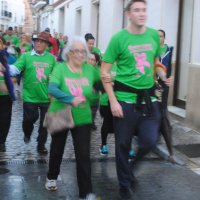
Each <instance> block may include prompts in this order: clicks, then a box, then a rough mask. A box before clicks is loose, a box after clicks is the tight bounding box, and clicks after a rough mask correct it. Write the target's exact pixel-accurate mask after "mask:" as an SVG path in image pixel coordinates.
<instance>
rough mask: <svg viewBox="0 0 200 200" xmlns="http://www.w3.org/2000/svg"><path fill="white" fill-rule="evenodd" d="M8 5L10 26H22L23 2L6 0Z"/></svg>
mask: <svg viewBox="0 0 200 200" xmlns="http://www.w3.org/2000/svg"><path fill="white" fill-rule="evenodd" d="M8 5H9V7H8V10H9V11H10V12H12V20H11V24H10V26H23V25H24V19H25V5H24V2H23V0H17V1H16V0H8ZM15 16H16V18H15Z"/></svg>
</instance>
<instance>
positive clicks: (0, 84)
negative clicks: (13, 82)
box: [0, 63, 8, 96]
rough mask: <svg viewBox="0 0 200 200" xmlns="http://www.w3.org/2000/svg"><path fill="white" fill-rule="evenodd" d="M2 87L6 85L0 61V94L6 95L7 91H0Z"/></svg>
mask: <svg viewBox="0 0 200 200" xmlns="http://www.w3.org/2000/svg"><path fill="white" fill-rule="evenodd" d="M4 87H6V84H5V78H4V73H3V66H2V64H1V63H0V96H5V95H8V92H5V91H1V88H4Z"/></svg>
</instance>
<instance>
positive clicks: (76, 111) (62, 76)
mask: <svg viewBox="0 0 200 200" xmlns="http://www.w3.org/2000/svg"><path fill="white" fill-rule="evenodd" d="M99 80H100V77H98V76H97V75H96V71H95V70H94V68H93V67H92V66H91V65H89V64H88V63H83V65H82V73H81V74H80V73H73V72H71V71H70V70H69V68H68V67H67V65H66V63H59V64H57V65H56V67H55V69H54V70H53V73H52V76H51V80H50V82H51V83H56V84H58V85H59V89H60V90H62V91H63V92H66V93H68V94H71V95H72V96H74V97H77V96H78V97H84V98H85V99H86V101H85V102H84V103H82V104H80V105H78V106H73V107H72V116H73V119H74V123H75V126H80V125H84V124H90V123H91V122H92V114H91V109H90V98H91V96H92V94H93V85H94V83H95V82H96V81H99ZM65 105H66V104H65V103H62V102H60V101H59V100H57V99H56V98H52V100H51V104H50V107H49V112H55V111H59V110H62V109H63V108H64V107H65Z"/></svg>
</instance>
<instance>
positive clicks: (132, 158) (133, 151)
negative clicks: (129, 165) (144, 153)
mask: <svg viewBox="0 0 200 200" xmlns="http://www.w3.org/2000/svg"><path fill="white" fill-rule="evenodd" d="M135 156H136V152H135V150H134V149H130V150H129V152H128V161H129V162H131V161H133V160H134V158H135Z"/></svg>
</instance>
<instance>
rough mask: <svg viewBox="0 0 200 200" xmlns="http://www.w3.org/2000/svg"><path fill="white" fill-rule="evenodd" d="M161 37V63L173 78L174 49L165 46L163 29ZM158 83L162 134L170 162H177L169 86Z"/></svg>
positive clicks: (161, 82) (160, 31)
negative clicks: (174, 150) (173, 145)
mask: <svg viewBox="0 0 200 200" xmlns="http://www.w3.org/2000/svg"><path fill="white" fill-rule="evenodd" d="M158 33H159V36H160V47H161V55H160V62H161V63H162V64H163V65H164V66H165V67H166V73H167V78H169V77H171V72H172V53H173V47H169V46H168V45H167V44H165V37H166V34H165V31H164V30H162V29H159V30H158ZM157 78H158V79H157V80H158V83H159V85H160V86H161V88H162V95H161V100H160V108H161V114H162V115H161V127H160V132H161V135H162V136H163V138H164V140H165V142H166V145H167V148H168V151H169V160H170V161H171V162H175V161H174V158H173V150H172V127H171V124H170V120H169V116H168V109H167V105H168V103H167V102H168V96H169V86H167V85H166V84H165V83H164V82H163V81H162V80H161V79H160V78H159V77H157Z"/></svg>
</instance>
